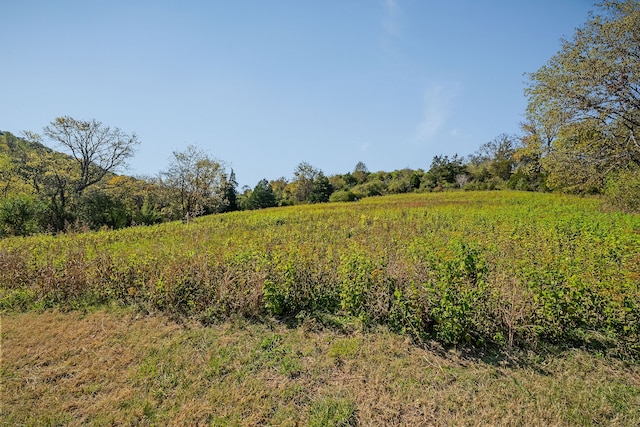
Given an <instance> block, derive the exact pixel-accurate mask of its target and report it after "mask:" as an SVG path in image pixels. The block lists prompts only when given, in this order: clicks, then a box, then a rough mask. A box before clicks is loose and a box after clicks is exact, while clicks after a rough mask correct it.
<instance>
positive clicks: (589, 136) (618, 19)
mask: <svg viewBox="0 0 640 427" xmlns="http://www.w3.org/2000/svg"><path fill="white" fill-rule="evenodd" d="M598 7H599V12H600V13H599V14H592V15H591V16H590V19H589V20H588V21H587V22H586V23H585V24H584V25H583V26H581V27H580V28H579V29H578V30H577V31H576V33H575V34H574V36H573V38H571V39H570V40H564V41H563V45H562V49H561V50H560V51H559V52H558V53H557V54H556V55H555V56H553V57H552V58H551V59H550V60H549V62H548V63H547V64H546V65H544V66H543V67H541V68H540V69H539V70H538V71H536V72H534V73H532V74H531V75H530V83H529V85H528V87H527V88H526V94H527V96H528V99H529V102H528V106H527V122H526V124H525V126H524V129H525V131H526V136H525V139H524V141H525V144H526V146H525V147H524V150H525V151H526V153H527V154H526V156H527V157H528V158H529V159H536V158H537V160H538V161H539V163H540V166H539V168H542V169H544V170H545V171H546V172H547V173H548V180H547V182H548V183H549V185H550V186H551V187H554V188H562V189H568V190H570V191H577V192H585V191H592V190H593V189H594V188H596V189H601V188H602V186H603V185H604V182H606V181H607V176H609V174H612V173H613V174H615V173H617V171H619V170H625V169H628V168H630V167H631V166H630V165H635V166H636V167H637V166H638V165H640V139H639V138H640V137H639V135H638V130H639V128H640V89H639V88H640V54H639V52H640V25H638V22H640V2H638V1H637V0H618V1H604V2H602V3H600V4H599V5H598ZM534 169H535V168H534ZM534 172H535V170H534Z"/></svg>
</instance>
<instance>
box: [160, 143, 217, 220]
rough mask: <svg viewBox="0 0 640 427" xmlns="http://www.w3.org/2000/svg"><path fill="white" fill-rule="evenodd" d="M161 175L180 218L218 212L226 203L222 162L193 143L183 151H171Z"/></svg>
mask: <svg viewBox="0 0 640 427" xmlns="http://www.w3.org/2000/svg"><path fill="white" fill-rule="evenodd" d="M162 175H163V177H164V179H165V183H166V185H167V186H168V187H169V188H171V189H172V190H173V191H174V192H175V194H176V202H177V204H178V206H179V210H180V214H181V217H182V218H189V217H196V216H200V215H205V214H210V213H215V212H222V211H224V210H225V208H226V207H227V206H228V205H229V200H228V199H227V198H226V194H225V184H226V183H227V181H228V178H227V176H226V172H225V170H224V165H223V164H222V162H220V161H217V160H214V159H212V158H210V157H209V156H208V155H207V154H206V153H205V152H204V151H203V150H201V149H199V148H197V147H196V146H194V145H189V146H188V147H187V148H186V150H185V151H174V152H173V158H172V159H171V162H170V164H169V168H168V169H167V171H166V172H164V173H163V174H162Z"/></svg>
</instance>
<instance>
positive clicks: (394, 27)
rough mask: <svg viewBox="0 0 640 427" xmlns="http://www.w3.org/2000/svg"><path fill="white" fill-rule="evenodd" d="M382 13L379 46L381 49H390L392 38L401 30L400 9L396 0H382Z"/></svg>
mask: <svg viewBox="0 0 640 427" xmlns="http://www.w3.org/2000/svg"><path fill="white" fill-rule="evenodd" d="M383 9H384V12H383V15H382V19H381V22H380V24H381V26H382V34H381V36H380V47H381V48H382V50H385V51H391V50H393V49H392V39H393V38H394V37H398V36H399V35H400V33H401V30H402V24H401V15H402V13H401V12H402V10H401V9H400V6H399V4H398V0H384V5H383Z"/></svg>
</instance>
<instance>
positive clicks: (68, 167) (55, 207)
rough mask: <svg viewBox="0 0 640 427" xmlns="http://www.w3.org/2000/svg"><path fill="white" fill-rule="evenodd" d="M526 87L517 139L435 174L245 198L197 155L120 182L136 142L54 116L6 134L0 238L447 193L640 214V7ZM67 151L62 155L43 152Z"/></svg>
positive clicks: (309, 174)
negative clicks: (601, 201) (599, 199)
mask: <svg viewBox="0 0 640 427" xmlns="http://www.w3.org/2000/svg"><path fill="white" fill-rule="evenodd" d="M597 6H598V13H592V14H591V16H590V17H589V19H588V21H587V22H586V23H585V24H584V25H583V26H581V27H580V28H578V29H577V31H576V33H575V34H574V36H573V38H571V39H568V40H563V44H562V48H561V50H560V51H559V52H558V53H557V54H556V55H554V56H553V57H552V58H551V59H550V60H549V61H548V62H547V64H545V65H544V66H542V67H541V68H540V69H539V70H538V71H536V72H534V73H531V74H530V75H529V83H528V85H527V86H526V88H525V94H526V95H527V97H528V105H527V109H526V114H525V116H526V119H525V121H524V123H522V124H521V129H522V132H521V134H520V135H507V134H501V135H498V136H497V137H496V138H495V139H493V140H492V141H489V142H486V143H484V144H482V145H481V146H480V147H479V148H478V150H477V151H476V152H475V153H473V154H471V155H468V156H466V157H460V156H458V155H454V156H452V157H449V156H446V155H439V156H436V157H434V158H433V159H432V161H431V164H430V167H429V168H428V169H426V170H423V169H418V170H412V169H402V170H396V171H393V172H382V171H381V172H371V171H369V170H368V168H367V166H366V165H365V164H364V163H363V162H358V163H357V164H356V165H355V167H354V169H353V170H352V171H351V172H347V173H344V174H336V175H331V176H326V175H325V174H324V173H323V171H322V170H320V169H318V168H316V167H314V166H313V165H311V164H310V163H308V162H301V163H300V164H299V165H298V166H297V167H296V169H295V170H294V171H293V178H292V179H288V178H285V177H281V178H278V179H275V180H271V181H268V180H267V179H263V180H260V181H259V182H258V183H257V184H256V186H255V187H253V188H250V187H245V188H242V189H238V184H237V181H236V177H235V174H234V172H233V170H232V169H231V168H230V167H229V166H228V165H227V164H226V163H225V162H224V161H222V160H219V159H216V158H213V157H212V156H210V155H209V154H207V153H206V152H205V151H204V150H202V149H200V148H198V147H196V146H188V147H186V148H185V149H184V150H183V151H176V152H174V153H173V155H172V157H171V159H170V163H169V167H168V168H167V170H165V171H162V172H160V173H159V175H158V176H157V177H141V178H133V177H129V176H124V175H118V174H117V172H118V171H119V170H120V168H121V167H122V166H124V165H125V164H126V161H127V159H129V158H130V157H131V156H132V155H133V153H134V151H135V148H136V146H137V145H138V144H140V141H139V140H138V138H137V136H136V135H135V133H132V134H128V133H126V132H123V131H122V130H120V129H118V128H111V127H109V126H105V125H103V124H102V123H101V122H99V121H97V120H95V119H93V120H77V119H75V118H72V117H68V116H64V117H58V118H56V119H55V120H54V121H52V122H51V123H50V124H49V125H47V126H45V127H44V129H43V132H42V135H40V134H36V133H32V132H27V133H25V135H24V136H23V137H22V138H18V137H16V136H14V135H12V134H11V133H9V132H2V133H1V134H0V235H2V236H6V235H27V234H32V233H36V232H47V231H49V232H58V231H64V230H72V229H99V228H101V227H109V228H122V227H127V226H131V225H136V224H154V223H158V222H163V221H174V220H180V219H181V220H183V221H189V220H190V219H191V218H194V217H197V216H201V215H206V214H213V213H223V212H230V211H235V210H249V209H262V208H268V207H274V206H286V205H294V204H300V203H323V202H337V201H354V200H358V199H361V198H364V197H370V196H378V195H385V194H397V193H406V192H427V191H442V190H450V189H464V190H495V189H506V188H509V189H517V190H528V191H563V192H568V193H576V194H604V195H605V196H607V197H608V199H609V200H610V202H611V203H612V204H615V205H616V206H617V207H619V208H622V209H626V210H630V211H640V141H639V140H638V138H640V137H639V136H638V128H639V127H640V26H639V25H638V24H637V23H638V22H640V2H639V1H637V0H622V1H620V0H619V1H605V2H603V3H600V4H598V5H597ZM44 140H46V141H47V142H49V143H50V145H54V146H56V147H57V148H59V149H61V151H62V152H60V151H54V150H53V149H51V148H49V147H48V146H47V145H45V144H43V141H44Z"/></svg>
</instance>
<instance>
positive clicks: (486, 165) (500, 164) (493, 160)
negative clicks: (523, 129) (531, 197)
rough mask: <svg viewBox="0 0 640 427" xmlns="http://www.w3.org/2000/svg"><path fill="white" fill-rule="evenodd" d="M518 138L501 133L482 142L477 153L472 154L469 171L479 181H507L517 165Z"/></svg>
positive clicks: (468, 166)
mask: <svg viewBox="0 0 640 427" xmlns="http://www.w3.org/2000/svg"><path fill="white" fill-rule="evenodd" d="M516 148H517V140H516V138H515V137H514V136H512V135H507V134H501V135H498V136H497V137H496V138H494V139H493V140H492V141H489V142H487V143H485V144H482V145H481V146H480V148H479V149H478V150H477V151H476V153H475V154H473V155H472V156H470V160H469V164H468V165H467V170H468V172H470V173H471V175H472V176H473V178H474V179H475V180H476V181H479V182H485V181H488V180H490V179H496V180H499V181H502V182H506V181H508V180H509V178H511V174H512V173H513V171H514V169H515V167H516V160H515V157H514V155H515V152H516Z"/></svg>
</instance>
